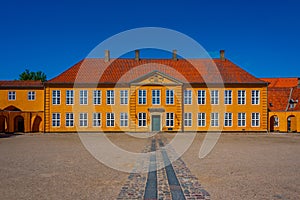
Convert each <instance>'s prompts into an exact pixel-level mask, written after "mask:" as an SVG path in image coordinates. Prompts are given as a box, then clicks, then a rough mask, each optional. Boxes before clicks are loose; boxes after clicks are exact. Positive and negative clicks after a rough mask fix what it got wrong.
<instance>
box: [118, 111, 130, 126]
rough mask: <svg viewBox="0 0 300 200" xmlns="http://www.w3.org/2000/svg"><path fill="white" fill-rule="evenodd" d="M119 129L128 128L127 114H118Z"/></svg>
mask: <svg viewBox="0 0 300 200" xmlns="http://www.w3.org/2000/svg"><path fill="white" fill-rule="evenodd" d="M124 123H125V124H124ZM120 127H128V113H127V112H121V113H120Z"/></svg>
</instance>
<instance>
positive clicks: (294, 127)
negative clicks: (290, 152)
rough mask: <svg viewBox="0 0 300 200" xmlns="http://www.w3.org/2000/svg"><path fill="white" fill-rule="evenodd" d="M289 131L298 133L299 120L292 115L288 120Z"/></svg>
mask: <svg viewBox="0 0 300 200" xmlns="http://www.w3.org/2000/svg"><path fill="white" fill-rule="evenodd" d="M287 131H288V132H297V119H296V117H295V115H290V116H288V118H287Z"/></svg>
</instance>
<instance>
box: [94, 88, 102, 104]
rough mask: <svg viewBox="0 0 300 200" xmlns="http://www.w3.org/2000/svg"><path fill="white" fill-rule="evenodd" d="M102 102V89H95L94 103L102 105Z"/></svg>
mask: <svg viewBox="0 0 300 200" xmlns="http://www.w3.org/2000/svg"><path fill="white" fill-rule="evenodd" d="M101 104H102V91H101V90H93V105H101Z"/></svg>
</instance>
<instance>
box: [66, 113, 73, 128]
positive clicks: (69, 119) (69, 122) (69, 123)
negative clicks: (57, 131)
mask: <svg viewBox="0 0 300 200" xmlns="http://www.w3.org/2000/svg"><path fill="white" fill-rule="evenodd" d="M66 126H67V127H72V126H74V114H73V113H66Z"/></svg>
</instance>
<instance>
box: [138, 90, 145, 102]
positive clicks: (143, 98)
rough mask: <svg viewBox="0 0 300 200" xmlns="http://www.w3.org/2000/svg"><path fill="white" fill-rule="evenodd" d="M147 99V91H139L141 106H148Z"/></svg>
mask: <svg viewBox="0 0 300 200" xmlns="http://www.w3.org/2000/svg"><path fill="white" fill-rule="evenodd" d="M146 99H147V92H146V90H139V91H138V103H139V104H146V102H147V101H146Z"/></svg>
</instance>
